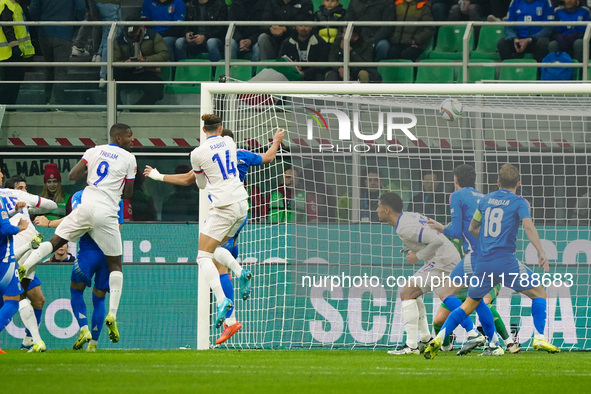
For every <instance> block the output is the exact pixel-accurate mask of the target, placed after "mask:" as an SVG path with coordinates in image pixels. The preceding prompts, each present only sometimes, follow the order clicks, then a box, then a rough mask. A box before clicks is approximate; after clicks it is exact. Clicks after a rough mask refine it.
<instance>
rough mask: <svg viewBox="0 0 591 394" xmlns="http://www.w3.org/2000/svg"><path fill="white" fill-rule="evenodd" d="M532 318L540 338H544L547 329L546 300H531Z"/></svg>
mask: <svg viewBox="0 0 591 394" xmlns="http://www.w3.org/2000/svg"><path fill="white" fill-rule="evenodd" d="M531 316H532V317H533V319H534V327H535V329H536V334H537V335H538V336H544V330H545V328H546V299H545V298H534V299H532V300H531Z"/></svg>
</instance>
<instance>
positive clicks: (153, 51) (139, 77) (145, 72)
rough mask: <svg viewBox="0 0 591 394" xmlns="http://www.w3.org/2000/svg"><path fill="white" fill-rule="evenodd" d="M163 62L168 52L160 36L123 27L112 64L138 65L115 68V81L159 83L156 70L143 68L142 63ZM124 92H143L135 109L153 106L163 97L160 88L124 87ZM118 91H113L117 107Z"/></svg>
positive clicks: (149, 30)
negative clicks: (135, 65)
mask: <svg viewBox="0 0 591 394" xmlns="http://www.w3.org/2000/svg"><path fill="white" fill-rule="evenodd" d="M167 60H168V50H167V49H166V44H165V43H164V39H163V38H162V36H161V35H160V34H158V33H156V32H155V31H154V30H152V29H148V28H146V27H143V26H126V27H124V28H123V33H122V34H121V35H120V36H119V37H118V38H117V40H115V43H114V45H113V61H114V62H137V63H138V66H137V67H116V68H115V70H114V75H115V79H116V80H117V81H138V82H144V81H157V82H162V77H161V75H160V74H161V70H160V67H147V66H146V65H145V64H144V63H147V62H165V61H167ZM140 63H141V64H140ZM127 89H139V90H142V91H143V95H142V97H141V98H140V99H139V100H138V101H137V102H136V103H135V105H153V104H155V103H156V102H157V101H158V100H161V99H162V97H164V96H163V85H162V84H133V85H128V87H127ZM120 91H121V89H119V90H118V91H117V93H118V95H117V101H118V104H121V98H120V95H119V93H120Z"/></svg>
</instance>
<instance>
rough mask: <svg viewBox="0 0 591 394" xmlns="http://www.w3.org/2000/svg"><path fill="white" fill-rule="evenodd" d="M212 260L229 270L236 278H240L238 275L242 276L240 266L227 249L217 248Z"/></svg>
mask: <svg viewBox="0 0 591 394" xmlns="http://www.w3.org/2000/svg"><path fill="white" fill-rule="evenodd" d="M213 259H214V260H215V261H217V262H218V263H220V264H221V265H223V266H224V267H228V268H230V269H231V270H232V272H234V275H236V278H240V275H242V266H241V265H240V264H239V263H238V261H236V259H235V258H234V256H232V253H230V252H229V251H228V249H226V248H222V247H221V246H218V248H217V249H216V250H215V252H214V253H213Z"/></svg>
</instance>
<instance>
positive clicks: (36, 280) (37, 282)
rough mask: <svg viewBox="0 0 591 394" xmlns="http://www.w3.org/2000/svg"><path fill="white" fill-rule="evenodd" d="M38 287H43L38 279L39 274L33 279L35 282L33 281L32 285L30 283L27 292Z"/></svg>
mask: <svg viewBox="0 0 591 394" xmlns="http://www.w3.org/2000/svg"><path fill="white" fill-rule="evenodd" d="M37 286H41V281H40V280H39V278H38V277H37V274H35V277H34V278H33V280H32V281H31V283H29V287H28V288H27V291H29V290H31V289H34V288H35V287H37Z"/></svg>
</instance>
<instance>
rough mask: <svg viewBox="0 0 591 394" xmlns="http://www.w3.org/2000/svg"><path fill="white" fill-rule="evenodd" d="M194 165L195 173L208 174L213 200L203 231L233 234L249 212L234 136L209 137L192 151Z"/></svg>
mask: <svg viewBox="0 0 591 394" xmlns="http://www.w3.org/2000/svg"><path fill="white" fill-rule="evenodd" d="M191 165H192V166H193V171H194V172H195V173H196V174H200V173H203V174H204V175H205V177H206V179H207V185H206V187H205V191H206V192H207V193H208V194H209V196H210V198H211V201H212V205H211V209H210V210H209V215H208V217H207V219H206V220H205V222H204V225H203V226H202V227H203V228H202V229H201V230H200V232H202V233H203V234H205V235H207V236H209V237H211V238H214V239H215V240H217V241H221V240H222V239H223V238H224V237H225V236H229V237H232V236H234V234H235V233H236V231H237V230H238V228H239V227H240V225H241V224H242V222H243V221H244V219H245V218H246V215H247V214H248V193H247V192H246V190H245V189H244V185H243V183H242V182H241V181H240V176H239V173H238V160H237V159H236V144H235V143H234V140H233V139H232V138H230V137H221V136H210V137H208V138H207V139H206V140H205V141H204V142H203V143H202V144H201V145H200V146H199V147H197V148H195V149H194V150H193V152H191Z"/></svg>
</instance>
